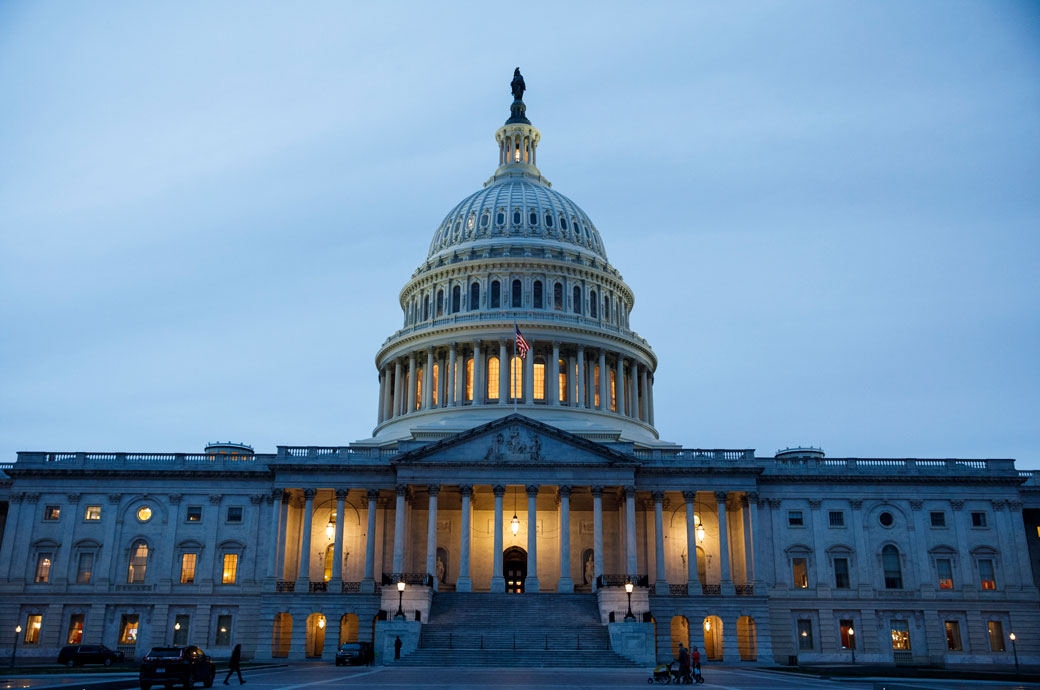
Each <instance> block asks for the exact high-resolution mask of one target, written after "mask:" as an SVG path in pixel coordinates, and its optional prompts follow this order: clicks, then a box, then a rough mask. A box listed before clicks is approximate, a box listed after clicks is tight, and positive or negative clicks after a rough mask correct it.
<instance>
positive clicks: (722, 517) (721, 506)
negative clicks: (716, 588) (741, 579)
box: [715, 491, 736, 596]
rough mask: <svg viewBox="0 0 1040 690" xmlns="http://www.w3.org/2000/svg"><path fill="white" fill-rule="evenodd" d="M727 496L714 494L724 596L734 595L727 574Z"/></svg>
mask: <svg viewBox="0 0 1040 690" xmlns="http://www.w3.org/2000/svg"><path fill="white" fill-rule="evenodd" d="M728 496H729V494H728V493H726V492H725V491H716V492H715V503H716V505H717V506H718V513H719V566H720V568H721V570H722V581H721V583H720V584H721V585H722V594H723V595H725V596H734V595H736V590H735V589H734V587H733V577H732V576H731V575H730V572H729V524H728V522H727V521H726V517H727V516H726V499H727V497H728Z"/></svg>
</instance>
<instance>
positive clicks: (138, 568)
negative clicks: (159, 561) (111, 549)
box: [126, 541, 148, 584]
mask: <svg viewBox="0 0 1040 690" xmlns="http://www.w3.org/2000/svg"><path fill="white" fill-rule="evenodd" d="M147 567H148V544H146V543H145V542H143V541H138V542H134V545H133V546H132V547H131V548H130V567H129V568H128V570H127V573H126V581H127V582H129V583H131V584H133V583H141V582H144V573H145V569H146V568H147Z"/></svg>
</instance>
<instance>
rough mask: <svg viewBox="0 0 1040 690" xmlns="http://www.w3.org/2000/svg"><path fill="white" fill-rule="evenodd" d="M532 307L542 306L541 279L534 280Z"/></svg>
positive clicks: (539, 307) (538, 307)
mask: <svg viewBox="0 0 1040 690" xmlns="http://www.w3.org/2000/svg"><path fill="white" fill-rule="evenodd" d="M534 308H535V309H541V308H542V281H540V280H536V281H534Z"/></svg>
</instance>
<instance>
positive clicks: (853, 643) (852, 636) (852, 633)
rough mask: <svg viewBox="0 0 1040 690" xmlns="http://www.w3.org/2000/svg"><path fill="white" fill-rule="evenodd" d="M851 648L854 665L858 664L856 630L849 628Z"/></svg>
mask: <svg viewBox="0 0 1040 690" xmlns="http://www.w3.org/2000/svg"><path fill="white" fill-rule="evenodd" d="M849 647H850V648H851V649H852V663H856V630H855V628H849Z"/></svg>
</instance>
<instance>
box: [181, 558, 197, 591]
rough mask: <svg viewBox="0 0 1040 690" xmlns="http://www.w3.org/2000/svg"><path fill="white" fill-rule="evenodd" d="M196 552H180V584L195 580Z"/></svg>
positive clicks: (187, 583)
mask: <svg viewBox="0 0 1040 690" xmlns="http://www.w3.org/2000/svg"><path fill="white" fill-rule="evenodd" d="M198 558H199V555H198V554H197V553H183V554H181V584H182V585H190V584H192V583H193V582H195V564H196V563H197V562H198Z"/></svg>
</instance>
